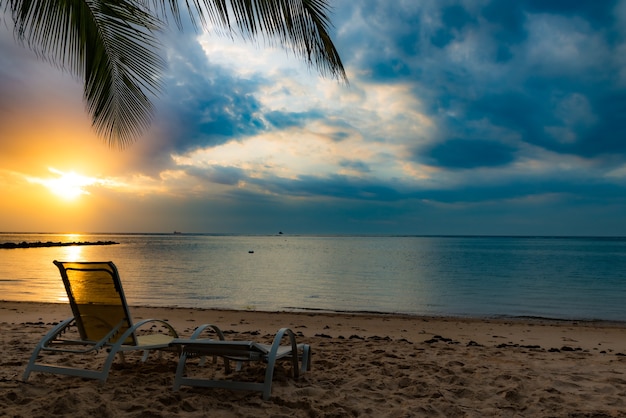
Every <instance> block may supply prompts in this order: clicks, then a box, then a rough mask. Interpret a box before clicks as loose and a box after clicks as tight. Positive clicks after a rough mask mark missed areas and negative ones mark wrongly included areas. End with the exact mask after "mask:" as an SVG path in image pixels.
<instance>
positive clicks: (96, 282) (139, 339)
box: [23, 261, 178, 383]
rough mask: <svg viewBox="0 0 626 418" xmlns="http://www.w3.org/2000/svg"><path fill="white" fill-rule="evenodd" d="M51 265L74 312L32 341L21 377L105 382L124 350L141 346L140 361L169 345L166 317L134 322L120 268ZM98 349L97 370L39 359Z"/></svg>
mask: <svg viewBox="0 0 626 418" xmlns="http://www.w3.org/2000/svg"><path fill="white" fill-rule="evenodd" d="M54 264H55V265H56V266H57V267H58V268H59V271H60V273H61V278H62V279H63V283H64V284H65V290H66V291H67V296H68V298H69V302H70V306H71V308H72V313H73V315H74V316H73V317H71V318H68V319H66V320H64V321H62V322H60V323H59V324H57V325H56V326H55V327H54V328H53V329H52V330H50V331H49V332H48V333H47V334H46V335H45V336H44V337H43V338H42V339H41V341H40V342H39V343H38V344H37V346H36V347H35V350H34V351H33V354H32V355H31V357H30V361H29V362H28V365H27V367H26V371H25V372H24V376H23V380H24V381H26V380H28V377H29V376H30V374H31V373H32V372H46V373H57V374H63V375H72V376H79V377H84V378H88V379H98V380H100V381H101V382H102V383H104V382H105V381H106V379H107V377H108V375H109V370H110V369H111V365H112V364H113V361H114V359H115V356H116V355H117V354H120V356H121V358H122V360H124V352H126V351H137V350H141V351H143V357H142V361H146V359H147V358H148V355H149V353H150V352H151V351H152V350H170V351H172V350H173V347H171V346H170V345H169V344H170V342H171V341H172V340H173V339H175V338H177V337H178V334H177V333H176V331H175V330H174V328H173V327H172V326H171V325H170V324H168V323H167V322H166V321H164V320H159V319H145V320H142V321H140V322H137V323H133V321H132V319H131V316H130V311H129V309H128V304H127V303H126V298H125V296H124V291H123V289H122V283H121V281H120V277H119V273H118V271H117V268H116V267H115V265H114V264H113V263H112V262H110V261H109V262H59V261H54ZM157 331H158V332H157ZM174 349H175V348H174ZM101 350H105V351H108V354H107V355H106V358H105V359H104V364H103V366H102V368H100V369H97V370H94V369H86V368H80V367H71V366H64V365H58V364H50V363H44V362H43V360H42V359H40V356H41V357H43V358H44V359H45V360H50V359H51V358H53V357H54V354H55V353H56V354H59V353H74V354H93V353H98V352H100V351H101ZM44 354H46V355H45V356H44ZM57 357H58V356H57Z"/></svg>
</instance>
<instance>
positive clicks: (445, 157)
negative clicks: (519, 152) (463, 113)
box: [429, 139, 515, 169]
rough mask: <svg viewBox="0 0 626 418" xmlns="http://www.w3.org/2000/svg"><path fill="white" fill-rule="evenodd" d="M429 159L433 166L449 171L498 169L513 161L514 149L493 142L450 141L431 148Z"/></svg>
mask: <svg viewBox="0 0 626 418" xmlns="http://www.w3.org/2000/svg"><path fill="white" fill-rule="evenodd" d="M429 157H430V159H431V160H433V161H434V163H435V164H434V165H437V166H440V167H447V168H451V169H456V168H465V169H467V168H478V167H498V166H504V165H507V164H509V163H511V162H512V161H513V160H515V149H514V148H511V147H509V146H507V145H504V144H500V143H497V142H493V141H485V140H464V139H450V140H448V141H446V142H440V143H437V144H436V145H435V146H434V147H432V149H431V150H430V155H429Z"/></svg>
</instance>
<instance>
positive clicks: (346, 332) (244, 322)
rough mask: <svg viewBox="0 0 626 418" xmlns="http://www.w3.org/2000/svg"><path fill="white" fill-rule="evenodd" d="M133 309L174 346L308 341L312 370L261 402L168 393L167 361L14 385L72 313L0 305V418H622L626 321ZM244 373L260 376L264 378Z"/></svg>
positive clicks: (281, 375) (171, 368)
mask: <svg viewBox="0 0 626 418" xmlns="http://www.w3.org/2000/svg"><path fill="white" fill-rule="evenodd" d="M132 313H133V316H134V320H135V321H137V320H139V319H142V318H161V319H167V320H168V321H169V322H170V323H171V324H172V325H173V326H174V327H175V328H176V329H177V330H178V331H179V333H180V334H181V335H182V336H183V337H186V336H189V335H191V333H192V331H193V329H194V328H195V327H196V326H198V325H200V324H203V323H214V324H217V325H219V326H220V328H222V329H223V330H225V331H226V332H227V338H229V339H239V340H250V339H254V340H258V341H263V342H271V339H272V337H273V335H274V334H275V333H276V331H277V330H278V329H279V328H281V327H289V328H291V329H292V330H294V332H296V333H297V334H298V342H304V343H308V344H310V345H311V347H312V352H313V360H312V361H313V364H312V370H311V371H310V372H308V373H306V374H304V375H303V376H301V377H300V379H299V380H294V379H292V378H291V377H290V376H288V372H289V367H288V366H286V365H285V366H282V367H278V368H277V370H276V373H275V378H274V385H273V389H272V397H271V398H270V400H268V401H263V400H262V397H261V395H260V393H257V392H243V391H228V390H224V389H207V388H191V387H183V388H181V389H180V390H179V391H177V392H174V391H173V390H172V383H173V378H174V372H175V370H176V365H177V357H176V355H175V354H174V353H164V354H163V355H162V356H161V357H159V356H152V357H150V358H149V359H148V361H147V362H146V363H141V362H140V358H139V357H138V356H129V357H127V358H126V361H125V363H122V362H121V361H116V363H115V364H114V367H113V369H112V371H111V373H110V375H109V379H108V380H107V382H106V383H105V384H104V385H101V384H100V383H99V382H97V381H92V380H86V379H81V378H76V377H71V376H58V375H52V374H43V373H33V375H32V376H31V377H30V379H29V380H28V381H27V382H23V381H22V373H23V372H24V368H25V366H26V363H27V361H28V358H29V356H30V353H31V352H32V350H33V347H34V346H35V344H36V343H37V341H38V340H39V339H40V338H41V337H42V336H43V335H44V334H45V333H46V332H47V331H48V330H49V329H50V328H51V327H52V326H53V324H54V323H56V322H58V321H60V320H62V319H65V318H67V317H69V316H70V309H69V306H68V305H63V304H39V303H18V302H0V350H1V354H2V355H1V357H0V364H1V366H2V367H1V368H0V416H7V417H44V416H45V417H48V416H51V415H56V416H65V415H67V416H73V417H83V416H84V417H91V416H98V417H118V416H119V417H121V416H124V417H209V416H210V417H351V416H354V417H361V416H362V417H489V416H495V417H619V416H626V357H625V354H626V325H625V324H619V323H618V324H614V323H605V322H572V321H549V320H539V319H524V320H522V319H515V320H499V319H498V320H496V319H482V320H478V319H459V318H426V317H413V316H401V315H373V314H362V315H355V314H327V313H289V312H278V313H267V312H250V311H224V310H198V309H182V308H146V307H133V308H132ZM59 357H60V359H61V361H62V362H73V363H75V364H83V363H84V364H86V365H88V364H90V362H95V361H97V360H98V358H95V357H94V356H93V355H91V356H89V355H88V356H75V355H64V356H59ZM206 367H207V370H208V369H212V368H215V367H219V364H218V366H215V365H213V364H210V365H209V366H206ZM242 373H247V374H248V376H258V378H259V379H261V380H262V377H263V368H262V366H261V365H250V366H249V367H245V368H244V371H243V372H242Z"/></svg>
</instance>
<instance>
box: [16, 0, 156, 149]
mask: <svg viewBox="0 0 626 418" xmlns="http://www.w3.org/2000/svg"><path fill="white" fill-rule="evenodd" d="M11 11H12V14H13V21H14V22H15V34H16V37H17V38H18V39H19V40H21V41H23V42H25V43H26V44H27V45H28V46H29V47H30V48H31V49H33V50H34V51H35V52H36V53H38V54H39V55H41V56H43V57H45V58H46V59H49V60H51V61H52V62H54V63H56V64H57V65H59V66H61V67H62V68H64V69H65V70H67V71H69V72H71V73H72V74H75V75H77V76H79V77H81V78H83V79H84V98H85V101H86V106H87V110H88V112H89V113H90V115H91V117H92V124H93V125H94V127H95V129H96V132H97V133H98V134H99V135H101V136H103V137H104V138H105V139H107V140H108V142H109V144H111V145H113V144H117V145H119V146H121V147H124V146H125V145H127V144H129V143H130V142H132V141H133V140H134V139H135V138H137V137H138V136H139V135H140V134H141V133H142V132H143V131H144V130H145V128H146V127H148V126H149V125H150V123H151V121H152V114H153V109H152V104H151V101H150V99H149V98H148V94H151V95H154V94H156V93H157V92H158V91H159V90H160V87H161V85H160V81H159V80H160V75H161V73H162V70H163V67H164V62H163V60H162V59H161V58H160V57H159V55H158V53H157V51H158V49H159V45H158V42H157V40H156V38H155V36H154V34H153V32H154V31H155V30H158V29H159V28H160V27H161V22H160V21H159V20H158V19H157V18H155V17H154V15H153V14H152V13H150V11H148V10H145V9H143V8H141V7H139V6H138V5H137V3H136V2H133V1H132V0H114V1H111V0H12V2H11Z"/></svg>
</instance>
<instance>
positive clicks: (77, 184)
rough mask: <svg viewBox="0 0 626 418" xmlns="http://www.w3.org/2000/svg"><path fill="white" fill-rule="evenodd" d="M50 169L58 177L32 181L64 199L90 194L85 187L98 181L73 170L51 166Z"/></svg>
mask: <svg viewBox="0 0 626 418" xmlns="http://www.w3.org/2000/svg"><path fill="white" fill-rule="evenodd" d="M48 170H49V171H50V172H51V173H54V174H56V175H57V177H55V178H47V179H38V178H31V179H30V181H31V182H32V183H39V184H41V185H43V186H45V187H46V188H48V190H49V191H50V192H51V193H53V194H54V195H56V196H58V197H61V198H63V199H64V200H75V199H77V198H78V197H79V196H81V195H85V194H89V192H88V191H87V190H86V189H85V188H86V187H88V186H91V185H93V184H96V183H97V182H98V179H96V178H92V177H87V176H83V175H81V174H77V173H75V172H73V171H70V172H63V171H60V170H57V169H55V168H49V169H48Z"/></svg>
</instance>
